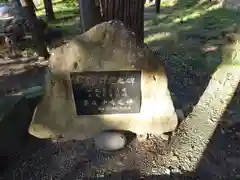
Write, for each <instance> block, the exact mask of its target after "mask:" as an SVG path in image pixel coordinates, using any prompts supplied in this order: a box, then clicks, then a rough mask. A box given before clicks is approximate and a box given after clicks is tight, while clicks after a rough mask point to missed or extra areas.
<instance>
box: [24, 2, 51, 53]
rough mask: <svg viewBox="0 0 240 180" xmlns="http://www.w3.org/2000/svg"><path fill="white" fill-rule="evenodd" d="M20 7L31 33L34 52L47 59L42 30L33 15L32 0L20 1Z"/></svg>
mask: <svg viewBox="0 0 240 180" xmlns="http://www.w3.org/2000/svg"><path fill="white" fill-rule="evenodd" d="M20 2H21V5H22V8H23V12H24V14H25V16H26V18H27V20H28V22H29V25H30V30H31V33H32V39H33V43H34V45H35V50H36V52H37V53H38V55H39V56H42V57H44V58H48V57H49V53H48V51H47V47H46V45H45V43H44V35H43V30H42V28H41V26H40V24H39V23H38V19H37V16H36V14H35V7H34V3H33V1H32V0H21V1H20Z"/></svg>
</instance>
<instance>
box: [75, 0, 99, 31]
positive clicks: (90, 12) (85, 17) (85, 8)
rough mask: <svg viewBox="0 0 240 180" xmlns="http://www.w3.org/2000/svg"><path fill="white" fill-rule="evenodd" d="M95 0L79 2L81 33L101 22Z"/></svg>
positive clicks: (80, 0)
mask: <svg viewBox="0 0 240 180" xmlns="http://www.w3.org/2000/svg"><path fill="white" fill-rule="evenodd" d="M96 2H97V1H96V0H79V1H78V3H79V8H80V25H81V28H82V30H83V32H86V31H87V30H89V29H90V28H91V27H93V26H95V25H96V24H99V23H101V22H102V19H101V14H100V7H99V6H98V5H97V3H96Z"/></svg>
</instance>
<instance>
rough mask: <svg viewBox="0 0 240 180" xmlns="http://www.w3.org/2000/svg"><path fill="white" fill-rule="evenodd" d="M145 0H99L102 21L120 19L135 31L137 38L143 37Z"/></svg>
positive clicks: (141, 39) (140, 39)
mask: <svg viewBox="0 0 240 180" xmlns="http://www.w3.org/2000/svg"><path fill="white" fill-rule="evenodd" d="M144 3H145V0H100V4H101V11H102V16H103V20H104V21H109V20H120V21H122V22H123V23H124V25H125V26H126V27H127V28H129V29H131V30H132V31H133V32H135V33H136V36H137V39H138V40H139V41H141V42H143V39H144V19H143V16H144V14H143V13H144Z"/></svg>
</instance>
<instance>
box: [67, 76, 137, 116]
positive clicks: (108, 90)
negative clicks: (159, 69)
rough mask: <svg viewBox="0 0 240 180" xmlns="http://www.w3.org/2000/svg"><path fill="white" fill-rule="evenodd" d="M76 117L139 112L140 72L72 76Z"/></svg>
mask: <svg viewBox="0 0 240 180" xmlns="http://www.w3.org/2000/svg"><path fill="white" fill-rule="evenodd" d="M71 81H72V89H73V96H74V101H75V106H76V110H77V115H94V114H123V113H139V112H140V108H141V71H101V72H81V73H78V72H75V73H71Z"/></svg>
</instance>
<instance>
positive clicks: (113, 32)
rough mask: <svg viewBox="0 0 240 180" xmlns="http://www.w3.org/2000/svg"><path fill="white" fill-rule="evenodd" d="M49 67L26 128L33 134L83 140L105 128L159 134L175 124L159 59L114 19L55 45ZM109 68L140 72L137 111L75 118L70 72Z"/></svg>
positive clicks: (171, 129) (173, 110)
mask: <svg viewBox="0 0 240 180" xmlns="http://www.w3.org/2000/svg"><path fill="white" fill-rule="evenodd" d="M49 67H50V68H49V71H48V73H47V74H46V88H45V95H44V98H43V101H42V102H41V103H40V105H39V106H38V107H37V109H36V111H35V114H34V118H33V121H32V123H31V126H30V128H29V132H30V133H31V134H32V135H34V136H36V137H39V138H57V137H59V136H62V137H64V139H66V140H67V139H72V138H74V139H85V138H88V137H92V136H93V135H94V134H97V133H99V132H101V131H103V130H108V129H118V130H126V131H132V132H134V133H137V134H146V133H151V134H162V133H164V132H171V131H174V130H175V128H176V126H177V123H178V122H177V116H176V113H175V109H174V106H173V103H172V99H171V97H170V92H169V90H168V80H167V77H166V75H165V70H164V67H163V63H162V61H161V59H160V58H159V57H158V56H157V55H156V54H155V53H154V52H153V51H151V50H150V49H149V48H148V47H147V46H146V45H144V44H143V45H139V44H137V43H136V41H135V38H134V35H133V34H132V33H131V32H129V31H128V30H127V29H126V28H125V27H124V25H123V24H122V23H120V22H118V21H109V22H104V23H101V24H99V25H96V26H95V27H93V28H92V29H90V30H89V31H87V32H86V33H84V34H82V35H79V36H77V37H76V38H74V39H73V40H72V41H70V42H69V43H68V44H65V45H63V46H60V47H59V48H57V49H55V50H54V51H53V52H52V54H51V57H50V59H49ZM114 70H141V71H142V77H141V80H142V85H141V91H142V104H141V110H140V113H136V114H121V115H120V114H114V115H91V116H77V115H76V111H75V105H74V101H73V95H72V89H71V81H70V76H69V74H70V72H82V71H114Z"/></svg>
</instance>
